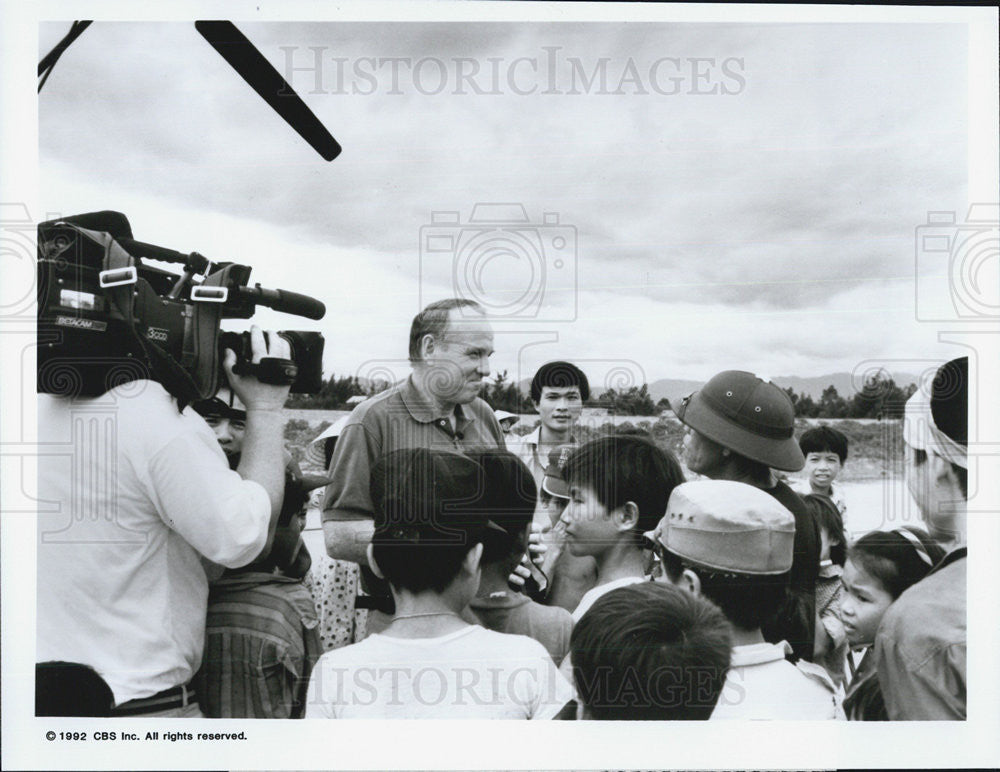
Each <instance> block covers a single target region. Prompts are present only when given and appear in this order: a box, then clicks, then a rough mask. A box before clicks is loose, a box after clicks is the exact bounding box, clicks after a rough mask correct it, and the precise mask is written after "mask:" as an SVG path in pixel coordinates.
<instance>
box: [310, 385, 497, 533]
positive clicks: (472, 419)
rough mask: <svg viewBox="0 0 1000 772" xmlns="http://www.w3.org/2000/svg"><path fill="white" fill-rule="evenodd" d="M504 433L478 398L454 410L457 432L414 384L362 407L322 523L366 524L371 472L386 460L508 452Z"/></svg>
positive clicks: (347, 436) (336, 461) (340, 447)
mask: <svg viewBox="0 0 1000 772" xmlns="http://www.w3.org/2000/svg"><path fill="white" fill-rule="evenodd" d="M503 447H504V439H503V431H502V430H501V429H500V424H499V423H498V422H497V419H496V416H495V415H494V414H493V410H492V409H491V408H490V406H489V405H487V404H486V402H484V401H483V400H481V399H479V398H478V397H477V398H476V399H474V400H473V401H472V402H470V403H468V404H465V405H456V406H455V427H454V429H453V428H452V425H451V422H450V421H449V420H448V419H447V418H440V417H436V416H435V415H434V410H433V408H432V406H431V405H430V404H429V403H428V402H427V401H426V400H424V398H423V397H422V396H421V395H420V393H419V392H418V391H417V389H416V388H415V387H414V385H413V379H412V377H411V378H407V379H406V380H405V381H404V382H403V383H401V384H399V385H397V386H394V387H393V388H391V389H389V390H388V391H384V392H382V393H381V394H379V395H377V396H375V397H372V398H371V399H369V400H366V401H365V402H362V403H361V404H360V405H358V407H356V408H355V409H354V412H353V413H351V415H350V417H349V418H348V420H347V424H346V425H345V426H344V428H343V430H342V432H341V435H340V439H338V440H337V446H336V448H335V449H334V453H333V460H332V461H331V463H330V472H331V477H330V484H329V485H327V486H326V497H325V498H324V501H323V520H324V521H330V520H342V521H343V520H366V519H371V518H372V516H373V509H374V505H373V504H372V500H371V494H370V492H369V482H370V479H371V470H372V468H373V467H374V466H375V463H376V462H377V461H378V460H379V459H380V458H381V457H382V456H384V455H387V454H389V453H391V452H393V451H394V450H402V449H405V448H430V449H432V450H450V451H454V452H458V453H465V452H468V451H471V450H479V449H483V448H503Z"/></svg>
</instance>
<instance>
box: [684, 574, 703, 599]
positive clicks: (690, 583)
mask: <svg viewBox="0 0 1000 772" xmlns="http://www.w3.org/2000/svg"><path fill="white" fill-rule="evenodd" d="M680 585H681V587H683V588H684V589H685V590H687V591H688V592H690V593H691V594H692V595H701V577H699V576H698V574H696V573H695V572H694V571H692V570H691V569H690V568H685V569H684V573H683V574H681V581H680Z"/></svg>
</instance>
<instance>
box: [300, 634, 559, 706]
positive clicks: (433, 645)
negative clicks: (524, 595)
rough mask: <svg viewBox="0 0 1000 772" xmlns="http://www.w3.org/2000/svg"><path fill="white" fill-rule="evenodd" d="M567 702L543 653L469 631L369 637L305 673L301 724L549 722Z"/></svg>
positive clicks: (521, 639) (534, 644) (527, 642)
mask: <svg viewBox="0 0 1000 772" xmlns="http://www.w3.org/2000/svg"><path fill="white" fill-rule="evenodd" d="M572 698H573V689H572V687H570V685H569V683H568V682H567V681H566V679H564V678H563V677H562V676H561V675H559V673H558V672H557V671H556V667H555V664H554V663H553V662H552V658H551V657H550V656H549V655H548V652H546V651H545V648H544V647H543V646H542V645H541V644H540V643H538V641H535V640H532V639H531V638H528V637H526V636H523V635H505V634H504V633H497V632H493V631H492V630H486V629H484V628H482V627H480V626H479V625H469V626H468V627H464V628H462V629H460V630H456V631H455V632H452V633H448V634H447V635H442V636H438V637H435V638H393V637H390V636H387V635H383V634H375V635H371V636H369V637H368V638H366V639H365V640H363V641H361V642H360V643H355V644H353V645H351V646H345V647H344V648H342V649H334V650H333V651H328V652H327V653H326V654H324V655H323V656H322V657H320V659H319V662H318V663H317V664H316V667H315V668H314V669H313V672H312V677H311V678H310V681H309V693H308V695H307V697H306V714H305V715H306V718H377V719H385V718H471V719H494V718H504V719H550V718H553V717H554V716H555V715H556V714H557V713H558V712H559V711H560V709H561V708H562V707H563V706H564V705H565V704H566V703H567V702H569V700H571V699H572Z"/></svg>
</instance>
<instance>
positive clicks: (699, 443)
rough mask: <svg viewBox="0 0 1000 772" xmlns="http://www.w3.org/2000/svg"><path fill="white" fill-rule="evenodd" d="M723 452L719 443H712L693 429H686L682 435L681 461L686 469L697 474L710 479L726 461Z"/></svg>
mask: <svg viewBox="0 0 1000 772" xmlns="http://www.w3.org/2000/svg"><path fill="white" fill-rule="evenodd" d="M723 450H724V448H723V447H722V446H721V445H720V444H719V443H717V442H713V441H712V440H710V439H708V437H706V436H705V435H703V434H699V433H698V432H696V431H695V430H694V429H691V428H688V430H687V433H686V434H685V435H684V451H683V454H682V455H683V461H684V463H685V464H686V465H687V468H688V469H690V470H691V471H692V472H695V473H697V474H702V475H705V476H706V477H711V476H712V474H713V473H714V472H715V471H717V470H718V469H721V468H722V465H723V464H724V463H725V460H726V457H725V454H724V453H723Z"/></svg>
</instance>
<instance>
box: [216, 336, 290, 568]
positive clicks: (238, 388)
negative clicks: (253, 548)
mask: <svg viewBox="0 0 1000 772" xmlns="http://www.w3.org/2000/svg"><path fill="white" fill-rule="evenodd" d="M268 338H269V340H268V341H265V340H264V333H263V332H261V330H260V327H257V326H256V325H254V326H253V327H251V328H250V345H251V349H252V351H253V362H254V363H255V364H256V363H257V362H259V361H260V360H261V359H263V358H264V357H276V358H278V359H289V358H290V357H291V349H290V348H289V345H288V341H286V340H285V339H284V338H282V337H279V336H278V335H270V336H268ZM268 343H270V345H268ZM235 364H236V354H235V353H234V352H233V351H232V350H231V349H226V356H225V359H224V360H223V368H224V369H225V371H226V377H228V378H229V383H230V384H231V386H232V389H233V391H234V392H235V393H236V396H238V397H239V398H240V399H241V400H242V401H243V404H244V405H246V410H247V423H246V432H245V434H244V436H243V452H242V454H241V455H240V465H239V468H238V469H237V471H238V472H239V473H240V476H241V477H243V479H245V480H253V481H254V482H257V483H260V484H261V485H262V486H263V487H264V490H265V491H267V495H268V498H270V500H271V521H270V523H269V525H268V532H267V543H266V544H265V545H264V549H263V550H262V551H261V553H260V555H258V556H257V558H256V559H259V558H260V557H261V556H264V555H267V554H268V552H270V550H271V545H272V543H273V540H274V528H275V525H276V524H277V521H278V515H279V514H280V513H281V503H282V499H283V497H284V491H285V458H284V450H285V449H284V430H285V417H284V415H283V412H282V410H283V408H284V406H285V398H286V397H287V396H288V389H289V386H288V385H284V386H274V385H272V384H269V383H261V382H260V381H259V380H257V379H256V378H254V377H253V376H252V375H237V374H236V373H234V372H233V366H234V365H235Z"/></svg>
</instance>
